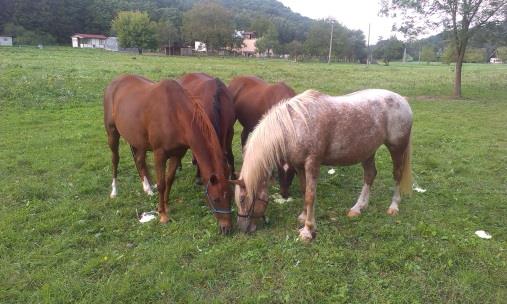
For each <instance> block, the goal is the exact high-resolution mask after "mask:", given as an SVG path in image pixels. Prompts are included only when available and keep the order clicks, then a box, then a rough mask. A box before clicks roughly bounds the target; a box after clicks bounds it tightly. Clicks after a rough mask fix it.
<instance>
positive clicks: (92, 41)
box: [72, 34, 107, 49]
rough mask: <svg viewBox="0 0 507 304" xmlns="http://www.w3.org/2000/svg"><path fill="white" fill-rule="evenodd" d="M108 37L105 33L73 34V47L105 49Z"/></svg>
mask: <svg viewBox="0 0 507 304" xmlns="http://www.w3.org/2000/svg"><path fill="white" fill-rule="evenodd" d="M106 39H107V37H106V36H104V35H94V34H74V36H72V47H75V48H100V49H103V48H104V47H105V43H106Z"/></svg>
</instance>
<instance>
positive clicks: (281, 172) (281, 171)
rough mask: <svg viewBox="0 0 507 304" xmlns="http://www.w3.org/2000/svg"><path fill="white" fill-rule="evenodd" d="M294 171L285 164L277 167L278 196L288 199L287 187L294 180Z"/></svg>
mask: <svg viewBox="0 0 507 304" xmlns="http://www.w3.org/2000/svg"><path fill="white" fill-rule="evenodd" d="M295 174H296V171H295V170H294V169H293V168H292V167H291V166H289V164H287V163H285V164H283V166H278V179H279V182H280V194H281V195H282V197H283V198H285V199H287V198H288V197H289V187H290V184H291V183H292V179H294V175H295Z"/></svg>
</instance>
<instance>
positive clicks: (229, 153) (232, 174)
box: [225, 128, 237, 179]
mask: <svg viewBox="0 0 507 304" xmlns="http://www.w3.org/2000/svg"><path fill="white" fill-rule="evenodd" d="M233 136H234V129H233V128H231V130H229V134H228V135H227V142H226V143H225V146H226V149H225V151H226V155H225V156H226V158H227V163H228V164H229V170H230V178H231V179H236V178H237V176H236V171H235V169H234V154H233V153H232V137H233Z"/></svg>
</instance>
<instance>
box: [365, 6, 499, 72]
mask: <svg viewBox="0 0 507 304" xmlns="http://www.w3.org/2000/svg"><path fill="white" fill-rule="evenodd" d="M505 14H506V18H505V19H504V20H502V21H492V22H489V23H488V24H486V25H485V26H484V27H482V28H478V29H476V31H477V32H476V33H475V34H474V35H473V36H472V38H471V39H470V41H469V43H468V46H467V51H466V54H465V59H464V61H465V62H469V63H481V62H488V61H489V59H490V58H491V57H498V58H500V59H501V60H502V61H503V62H507V10H506V13H505ZM404 54H405V60H406V61H419V60H420V61H423V62H443V63H452V62H455V61H456V54H455V48H454V46H453V45H452V39H451V33H450V32H442V33H439V34H437V35H434V36H431V37H428V38H425V39H421V40H417V41H411V42H403V41H400V40H398V39H397V38H396V37H391V38H389V39H381V40H380V41H379V42H377V44H376V45H375V46H374V47H373V52H372V55H373V58H374V59H377V60H380V61H383V62H384V63H386V64H389V62H390V61H395V60H402V59H403V56H404Z"/></svg>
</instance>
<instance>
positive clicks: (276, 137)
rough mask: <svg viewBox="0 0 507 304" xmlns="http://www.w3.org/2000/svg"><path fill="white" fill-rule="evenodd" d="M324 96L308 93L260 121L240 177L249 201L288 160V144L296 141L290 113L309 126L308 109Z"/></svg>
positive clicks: (285, 103)
mask: <svg viewBox="0 0 507 304" xmlns="http://www.w3.org/2000/svg"><path fill="white" fill-rule="evenodd" d="M323 96H326V95H323V94H322V93H320V92H317V91H314V90H307V91H305V92H303V93H301V94H299V95H297V96H294V97H293V98H291V99H286V100H283V101H281V102H280V103H278V104H277V105H275V106H273V107H272V108H271V109H270V110H269V111H268V112H267V113H266V114H265V115H264V116H263V118H262V119H261V120H260V121H259V124H258V125H257V127H256V128H255V129H254V131H253V132H252V133H251V134H250V136H249V137H248V141H247V143H246V146H245V155H244V159H243V167H242V169H241V175H240V178H241V179H243V181H244V182H245V186H246V191H247V195H248V196H249V197H253V194H254V193H256V191H257V190H258V186H259V184H260V182H261V181H262V180H263V179H266V178H267V177H269V175H270V174H271V172H272V170H273V169H274V168H275V167H276V166H277V165H279V164H280V163H281V162H282V161H283V160H284V159H285V158H286V156H287V143H288V142H295V141H296V140H297V138H296V130H295V128H294V124H293V117H292V116H291V115H292V114H291V112H294V113H296V114H297V115H298V116H299V117H300V118H301V119H302V121H303V122H304V123H305V124H306V125H307V126H308V120H307V118H308V115H309V109H308V106H309V105H311V104H315V103H319V102H320V101H321V100H319V99H320V98H321V97H323Z"/></svg>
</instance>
